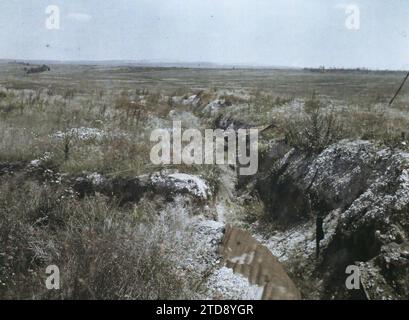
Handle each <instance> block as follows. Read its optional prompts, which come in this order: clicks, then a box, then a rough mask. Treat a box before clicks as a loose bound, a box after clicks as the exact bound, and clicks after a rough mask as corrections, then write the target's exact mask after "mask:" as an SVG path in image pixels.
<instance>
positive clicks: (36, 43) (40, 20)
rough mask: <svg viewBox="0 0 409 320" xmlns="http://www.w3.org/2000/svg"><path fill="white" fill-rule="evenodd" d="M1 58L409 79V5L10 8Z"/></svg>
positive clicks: (245, 1) (283, 1)
mask: <svg viewBox="0 0 409 320" xmlns="http://www.w3.org/2000/svg"><path fill="white" fill-rule="evenodd" d="M50 5H53V6H57V7H58V9H59V14H58V16H59V18H58V21H59V27H58V28H57V27H56V24H55V20H53V21H54V23H52V22H51V28H50V19H52V18H54V17H56V12H55V11H53V12H51V11H48V13H47V7H49V6H50ZM47 21H48V24H47ZM0 59H19V60H20V59H31V60H71V61H72V60H87V61H90V60H135V61H140V60H148V61H153V62H211V63H218V64H229V65H254V66H288V67H318V66H325V67H344V68H358V67H361V68H362V67H365V68H370V69H405V70H406V69H409V1H408V0H356V1H348V0H346V1H339V0H30V1H27V0H1V1H0Z"/></svg>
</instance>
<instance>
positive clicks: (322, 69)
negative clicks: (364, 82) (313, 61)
mask: <svg viewBox="0 0 409 320" xmlns="http://www.w3.org/2000/svg"><path fill="white" fill-rule="evenodd" d="M303 70H305V71H309V72H317V73H331V72H344V73H350V72H359V73H372V72H381V73H393V72H403V71H394V70H371V69H367V68H325V67H319V68H304V69H303Z"/></svg>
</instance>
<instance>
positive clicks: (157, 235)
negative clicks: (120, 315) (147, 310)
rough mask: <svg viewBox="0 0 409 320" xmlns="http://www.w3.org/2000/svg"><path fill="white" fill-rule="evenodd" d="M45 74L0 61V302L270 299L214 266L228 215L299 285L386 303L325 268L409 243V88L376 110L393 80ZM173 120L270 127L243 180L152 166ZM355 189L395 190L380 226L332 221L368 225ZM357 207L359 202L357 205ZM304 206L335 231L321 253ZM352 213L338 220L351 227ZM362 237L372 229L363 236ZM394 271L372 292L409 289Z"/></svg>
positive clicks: (367, 75) (397, 76) (382, 195)
mask: <svg viewBox="0 0 409 320" xmlns="http://www.w3.org/2000/svg"><path fill="white" fill-rule="evenodd" d="M50 68H51V71H49V72H44V73H38V74H26V73H25V72H24V70H23V66H22V65H20V64H16V63H8V62H3V63H0V135H1V137H2V138H1V140H0V298H20V299H24V298H35V299H47V298H50V299H64V298H68V299H70V298H72V299H77V298H84V299H98V298H102V299H157V298H159V299H171V298H173V299H177V298H187V299H196V298H205V299H208V298H210V299H212V298H215V299H219V298H227V299H241V298H244V299H245V298H254V299H258V298H261V297H262V296H269V297H270V296H271V295H273V293H271V294H269V295H266V294H264V295H263V294H262V291H263V288H264V290H265V288H270V289H269V290H270V291H271V292H274V290H273V289H271V288H272V286H273V284H272V283H266V284H265V285H264V287H263V284H262V280H260V277H257V279H258V280H257V284H254V283H248V282H247V279H245V278H243V277H242V276H241V275H237V274H233V272H232V271H231V270H230V269H228V268H227V267H226V266H224V265H222V262H221V261H220V260H221V259H220V257H219V256H218V254H217V246H218V244H219V243H221V238H222V237H223V228H224V226H225V225H226V224H232V225H235V226H236V227H239V228H242V229H246V230H248V231H249V232H250V233H251V236H252V237H254V239H257V240H258V241H259V242H260V243H262V244H263V245H265V247H262V248H263V249H258V250H259V251H262V250H266V249H265V248H266V247H267V248H268V249H270V251H271V252H272V253H273V254H274V255H276V256H277V258H278V260H279V261H280V262H281V263H282V264H283V266H284V267H285V270H286V272H287V273H288V274H289V276H290V277H291V278H292V280H293V281H294V283H295V285H296V286H297V288H298V289H294V288H295V286H294V284H293V283H292V282H291V283H290V285H289V287H291V290H299V291H300V294H299V293H298V291H296V294H294V296H303V297H304V298H313V299H320V298H365V297H366V298H382V297H381V296H379V295H378V296H376V294H379V293H376V294H372V292H371V289H370V288H365V290H364V291H360V292H359V293H354V294H351V293H349V292H346V291H345V290H344V288H343V287H342V285H343V282H342V281H341V280H340V278H339V277H340V274H341V275H342V276H343V274H344V273H342V272H343V270H341V271H340V273H336V272H338V271H339V270H338V269H337V270H336V271H334V272H333V273H331V272H332V271H328V270H332V269H331V267H333V266H334V265H337V264H338V265H340V266H341V267H344V265H348V264H353V263H355V261H360V262H362V263H364V264H368V265H369V264H371V263H373V264H374V265H373V266H372V265H371V266H372V268H373V269H374V270H377V269H376V267H378V265H377V264H376V263H377V262H376V263H375V262H373V260H372V259H373V258H374V257H378V260H379V259H381V258H383V257H384V254H385V250H386V249H385V250H384V251H382V250H381V249H380V248H388V250H389V249H390V248H389V247H388V246H389V245H390V244H391V241H389V242H388V241H386V240H385V239H386V238H388V236H389V235H391V234H392V235H393V237H395V238H393V239H398V240H393V241H392V243H396V245H397V246H401V247H400V249H399V250H401V252H406V251H405V250H406V249H407V248H406V246H407V244H408V242H407V237H408V235H409V230H408V224H407V222H405V221H404V220H405V219H406V218H405V217H406V214H407V212H409V211H408V210H407V209H408V207H409V206H408V204H407V203H406V202H405V203H403V201H404V200H407V195H408V194H409V193H406V191H407V190H406V189H405V188H406V187H405V186H406V184H405V181H406V180H404V179H403V178H402V177H403V176H404V174H405V173H406V168H407V166H406V165H407V163H406V162H405V161H406V160H405V159H406V155H407V153H406V151H407V146H408V144H407V143H408V141H407V139H408V136H409V132H408V128H409V91H408V90H405V89H404V90H403V91H402V92H401V94H400V95H399V96H398V98H397V100H396V101H395V103H394V104H393V105H392V106H388V102H389V100H390V98H391V97H392V96H393V94H394V93H395V91H396V89H397V88H398V87H399V85H400V83H401V81H402V79H403V77H404V76H405V73H403V72H386V71H382V72H381V71H379V72H373V71H372V72H370V71H327V72H313V71H307V70H298V69H291V70H283V69H277V70H270V69H260V70H257V69H246V70H244V69H182V68H150V67H149V68H148V67H134V66H104V65H73V64H56V65H50ZM173 121H181V123H182V127H183V128H185V129H187V128H195V129H198V130H200V131H203V130H204V129H208V128H209V129H215V128H221V129H227V127H232V128H234V129H235V130H237V129H239V128H248V127H253V128H259V129H265V128H266V127H267V126H270V127H268V128H267V129H266V130H265V131H262V132H260V135H259V149H258V152H259V158H260V161H259V168H260V169H259V172H258V173H257V174H256V175H255V176H254V177H250V178H248V179H244V178H241V177H239V176H237V172H236V171H235V168H233V169H232V168H229V167H228V166H222V165H205V166H200V165H186V164H183V165H167V166H160V165H154V164H152V163H151V160H150V157H149V154H150V151H151V148H152V146H153V143H152V142H150V140H149V138H150V134H151V132H152V131H153V130H154V129H169V128H172V124H173ZM334 153H336V155H334ZM385 155H386V156H385ZM368 159H369V160H368ZM401 159H404V160H401ZM287 161H288V162H287ZM343 161H344V162H345V163H344V162H343ZM397 163H398V164H399V165H398V164H397ZM329 164H331V165H332V164H333V166H330V168H329V167H328V166H329ZM337 165H339V167H336V166H337ZM391 167H392V168H394V169H396V170H400V171H399V172H395V171H393V172H391V171H389V170H392V169H391ZM314 170H315V171H314ZM312 171H314V172H315V173H314V174H312V173H311V172H312ZM320 174H322V175H323V176H320ZM394 174H396V179H395V180H391V181H389V180H388V179H394V178H392V177H395V175H394ZM311 176H313V178H312V180H311ZM316 177H318V178H316ZM380 177H381V178H380ZM383 177H385V181H387V183H386V182H385V186H382V187H378V185H377V183H380V182H379V179H383ZM405 177H406V176H405ZM297 179H298V180H297ZM331 179H333V180H334V181H333V180H331ZM310 180H311V181H310ZM375 185H376V186H375ZM280 188H282V189H280ZM368 190H369V191H368ZM366 193H369V194H370V195H373V194H376V195H377V196H376V197H375V200H376V201H378V200H379V201H383V200H385V203H386V202H387V201H389V200H390V199H391V198H393V199H394V200H393V201H392V204H391V203H390V202H387V205H386V204H385V205H384V203H377V207H376V208H377V210H378V211H376V212H377V213H379V212H380V214H382V215H385V217H389V215H390V217H391V219H389V218H388V219H386V218H385V219H383V218H382V219H383V220H382V221H388V222H387V223H386V222H385V224H382V223H380V222H379V221H378V220H376V223H375V222H374V223H372V222H371V223H370V224H369V225H370V227H369V229H370V230H367V227H366V226H365V227H364V226H363V227H362V229H359V230H358V229H357V230H355V229H353V228H352V227H351V230H349V229H348V230H347V231H348V232H347V231H345V234H344V233H343V232H344V229H342V228H343V227H341V226H344V225H345V224H341V222H339V221H340V220H339V219H340V218H338V217H341V216H342V217H343V218H345V217H349V216H348V214H350V215H351V217H352V216H353V217H356V216H357V217H358V218H356V219H357V220H358V221H360V220H359V219H361V217H362V219H364V217H365V219H370V218H367V217H366V216H365V215H366V213H367V212H371V210H372V209H373V208H372V207H369V206H370V205H372V204H373V203H375V202H376V201H375V200H373V199H372V198H371V199H370V200H366V201H363V200H361V198H360V197H361V196H362V195H365V194H366ZM398 194H399V195H398ZM397 195H398V196H397ZM21 199H24V201H21ZM382 199H383V200H382ZM388 199H389V200H388ZM354 201H358V202H354ZM359 201H362V203H364V204H362V203H361V202H359ZM400 201H401V202H402V203H401V202H400ZM354 203H355V207H357V206H358V205H357V203H358V204H360V205H361V207H362V208H363V209H362V210H361V211H359V212H358V213H356V212H355V211H353V212H352V211H351V210H353V209H354V208H355V207H354ZM368 203H369V204H368ZM395 203H400V205H401V206H400V207H399V210H398V209H396V210H395V209H392V206H393V205H395ZM365 206H366V207H365ZM379 208H381V209H379ZM393 208H395V207H393ZM348 210H349V211H348ZM374 210H375V209H374ZM350 212H352V213H350ZM341 213H345V214H341ZM315 215H317V216H318V215H321V216H322V217H323V219H324V230H325V232H326V234H330V235H331V237H328V238H325V240H323V241H324V242H323V245H322V249H321V250H322V252H323V255H322V256H321V258H320V259H321V260H318V262H317V261H316V260H315V254H316V253H315V247H314V245H315V238H314V237H315V229H314V226H315V225H314V219H315ZM334 217H335V218H334ZM370 217H372V218H373V217H378V216H377V215H376V214H373V215H371V216H370ZM382 217H383V216H382ZM402 217H403V218H402ZM345 219H346V218H345ZM354 219H355V218H353V219H352V218H351V221H352V222H351V221H349V220H348V221H347V224H346V225H347V226H352V225H353V226H354V227H355V226H356V227H357V228H358V227H359V226H360V224H359V223H356V220H354ZM365 221H366V220H365ZM370 221H372V220H370ZM338 223H339V225H338ZM373 228H374V229H373ZM372 229H373V230H372ZM378 231H379V234H380V235H378V233H376V232H378ZM365 232H367V235H366V236H367V238H370V239H372V238H373V237H375V233H376V234H377V236H376V237H377V239H378V240H379V239H383V238H382V236H385V239H383V240H382V241H381V240H379V241H380V242H379V243H376V245H374V246H372V245H369V244H367V243H366V242H364V241H362V239H365V238H366V236H365V235H364V233H365ZM294 234H295V235H296V236H294ZM399 237H400V238H399ZM388 239H389V238H388ZM255 241H256V240H254V241H253V240H252V241H251V243H252V244H254V243H255ZM331 241H333V242H331ZM374 241H375V240H374ZM357 242H359V243H360V244H361V246H357ZM257 243H258V242H257ZM283 243H285V244H286V245H287V247H283V246H282V244H283ZM337 245H339V246H340V249H339V250H337ZM378 247H379V248H378ZM300 248H302V249H300ZM391 248H392V247H391ZM393 248H394V249H393ZM393 248H392V249H393V250H398V249H396V248H395V247H393ZM247 249H248V248H247ZM392 249H390V250H392ZM341 251H342V254H341V253H340V252H341ZM402 256H404V255H403V253H402ZM334 257H337V259H338V257H341V258H339V260H337V259H336V258H334ZM379 257H381V258H379ZM234 258H235V257H233V259H234ZM246 259H247V258H246ZM317 259H318V258H317ZM405 259H406V258H405ZM378 260H376V261H378ZM406 260H407V259H406ZM406 260H405V261H404V262H402V264H404V265H406V264H405V263H407V261H406ZM274 261H275V260H274ZM235 263H236V262H235ZM246 263H247V262H246ZM50 264H55V265H57V266H59V267H60V269H61V274H62V279H63V280H62V283H63V288H62V290H60V291H47V290H46V288H45V287H44V285H43V283H44V279H45V274H44V270H45V267H46V266H47V265H50ZM315 268H316V269H315ZM368 268H369V267H368ZM393 268H395V269H393ZM393 268H392V269H391V270H392V271H390V272H391V273H388V274H387V275H385V274H384V273H383V271H382V272H381V271H379V272H378V271H376V272H378V274H379V275H380V276H379V277H380V279H381V278H382V277H384V278H385V279H387V283H388V287H387V289H385V288H383V289H382V290H384V291H383V292H385V296H386V294H388V295H389V296H388V297H387V298H389V297H390V298H405V297H406V298H407V297H409V282H408V274H407V272H406V271H402V268H401V265H399V266H397V265H394V267H393ZM266 269H268V268H266ZM278 269H279V270H281V269H282V268H281V267H280V268H278ZM335 269H336V268H335ZM335 269H334V270H335ZM403 269H404V268H403ZM283 270H284V269H283ZM302 270H305V272H306V274H301V273H302ZM388 270H390V269H388ZM394 270H397V271H396V272H395V271H394ZM404 270H406V269H404ZM280 272H281V271H280ZM284 272H285V271H283V273H284ZM388 272H389V271H388ZM394 272H395V273H394ZM405 272H406V273H405ZM242 273H243V272H242ZM281 279H285V281H287V282H288V281H291V280H287V279H289V278H288V276H287V274H283V275H281ZM382 279H383V278H382ZM382 279H381V280H382ZM390 279H392V280H390ZM396 279H398V280H397V281H395V280H396ZM381 280H379V281H381ZM283 281H284V280H283ZM260 283H261V284H260ZM340 283H341V284H342V285H341V284H340ZM390 283H393V285H391V284H390ZM396 283H398V284H396ZM257 286H259V287H257ZM260 288H261V289H260ZM260 290H261V294H260ZM291 296H293V295H291ZM273 298H274V296H273Z"/></svg>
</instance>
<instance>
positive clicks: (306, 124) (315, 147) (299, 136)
mask: <svg viewBox="0 0 409 320" xmlns="http://www.w3.org/2000/svg"><path fill="white" fill-rule="evenodd" d="M304 111H305V113H304V115H303V116H302V117H301V119H297V120H289V122H288V123H287V126H286V128H285V137H286V141H287V143H288V144H290V145H291V146H293V147H295V148H297V149H299V150H301V151H303V152H305V153H307V154H317V153H320V152H321V151H322V150H324V149H325V148H326V147H327V146H329V145H331V144H333V143H334V142H336V141H338V140H339V139H340V138H342V136H343V129H342V126H341V124H340V122H339V121H338V119H337V118H336V117H335V115H334V112H333V111H332V110H328V109H324V108H323V105H322V103H321V102H320V101H319V100H316V99H315V96H314V95H313V98H312V99H311V100H308V101H306V103H305V105H304Z"/></svg>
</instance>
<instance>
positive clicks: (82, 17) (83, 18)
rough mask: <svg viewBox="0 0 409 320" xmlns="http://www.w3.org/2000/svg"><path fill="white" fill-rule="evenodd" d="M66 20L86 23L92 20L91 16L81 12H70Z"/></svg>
mask: <svg viewBox="0 0 409 320" xmlns="http://www.w3.org/2000/svg"><path fill="white" fill-rule="evenodd" d="M68 19H72V20H76V21H80V22H88V21H90V20H91V19H92V16H91V15H89V14H87V13H81V12H72V13H70V14H68Z"/></svg>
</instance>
